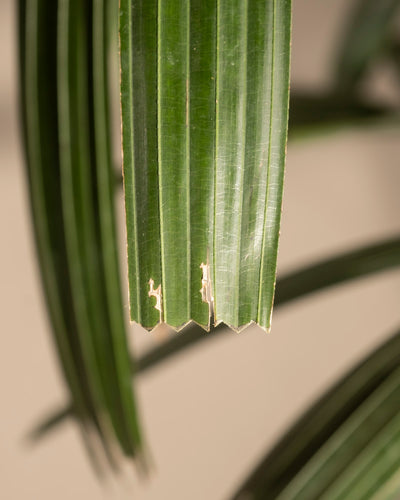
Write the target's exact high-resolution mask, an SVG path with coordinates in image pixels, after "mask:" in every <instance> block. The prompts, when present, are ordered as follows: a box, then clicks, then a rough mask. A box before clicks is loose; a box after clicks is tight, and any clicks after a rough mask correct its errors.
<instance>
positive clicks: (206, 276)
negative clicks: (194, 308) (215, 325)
mask: <svg viewBox="0 0 400 500" xmlns="http://www.w3.org/2000/svg"><path fill="white" fill-rule="evenodd" d="M200 268H201V270H202V271H203V276H202V278H201V290H200V293H201V299H202V301H203V302H205V303H207V304H208V308H209V322H210V323H211V321H212V320H213V318H214V297H213V293H212V283H211V272H210V264H209V263H208V257H207V264H204V263H203V262H202V263H201V264H200Z"/></svg>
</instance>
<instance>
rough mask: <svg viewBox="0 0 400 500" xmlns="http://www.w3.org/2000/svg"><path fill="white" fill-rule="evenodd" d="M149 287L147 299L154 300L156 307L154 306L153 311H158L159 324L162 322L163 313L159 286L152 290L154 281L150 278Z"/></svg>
mask: <svg viewBox="0 0 400 500" xmlns="http://www.w3.org/2000/svg"><path fill="white" fill-rule="evenodd" d="M149 285H150V290H149V297H155V298H156V305H155V306H154V309H157V311H160V323H161V322H162V313H163V310H162V293H161V284H160V285H158V287H157V288H156V289H154V280H153V279H152V278H150V280H149Z"/></svg>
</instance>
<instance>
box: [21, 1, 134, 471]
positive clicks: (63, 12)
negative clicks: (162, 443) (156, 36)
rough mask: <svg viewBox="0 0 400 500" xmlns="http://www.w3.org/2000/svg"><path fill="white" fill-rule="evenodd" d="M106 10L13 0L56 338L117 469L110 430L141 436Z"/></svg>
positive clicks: (81, 407)
mask: <svg viewBox="0 0 400 500" xmlns="http://www.w3.org/2000/svg"><path fill="white" fill-rule="evenodd" d="M109 8H110V4H109V2H102V1H97V0H96V1H93V2H86V3H84V4H82V3H81V2H79V1H78V0H59V1H48V0H21V1H20V2H19V20H20V24H19V26H20V65H21V66H20V67H21V73H20V74H21V85H22V88H21V101H22V116H23V124H24V137H25V145H26V164H27V174H28V178H29V192H30V198H31V209H32V218H33V222H34V227H35V238H36V246H37V254H38V257H39V262H40V268H41V273H42V280H43V285H44V290H45V296H46V300H47V304H48V310H49V315H50V320H51V324H52V332H53V337H54V340H55V343H56V347H57V352H58V356H59V359H60V362H61V365H62V369H63V374H64V378H65V382H66V384H67V386H68V388H69V391H70V394H71V401H72V407H73V409H74V413H75V414H76V415H77V417H78V422H79V423H80V425H81V429H82V432H83V433H84V435H85V442H86V443H88V444H89V446H90V448H95V446H96V445H95V444H93V443H92V441H93V439H99V440H100V442H101V443H102V446H103V448H104V451H105V454H106V457H107V458H108V460H109V461H111V465H112V466H113V467H115V466H116V465H117V464H116V459H115V457H114V455H115V453H114V451H112V450H114V448H115V446H114V445H113V442H114V440H115V438H116V439H117V440H118V442H119V445H120V447H121V449H122V450H123V452H124V454H125V455H126V456H129V457H133V456H134V455H136V454H137V452H138V450H140V448H141V437H140V432H139V426H138V417H137V411H136V407H135V402H134V399H133V392H132V386H131V368H130V364H129V356H128V349H127V338H126V331H125V325H124V315H123V309H122V300H121V290H120V283H119V270H118V260H117V248H116V235H115V227H114V217H115V215H114V206H113V195H114V193H113V172H112V165H111V160H110V156H111V155H110V148H111V144H110V131H109V117H108V92H109V84H108V63H107V61H108V58H107V51H108V44H109V29H110V27H109V26H108V22H109V20H110V19H114V20H116V17H115V15H114V16H110V15H109V14H110V12H108V9H109ZM113 436H114V437H113ZM97 448H98V447H97ZM90 454H91V456H92V457H94V456H95V453H94V452H92V451H91V453H90Z"/></svg>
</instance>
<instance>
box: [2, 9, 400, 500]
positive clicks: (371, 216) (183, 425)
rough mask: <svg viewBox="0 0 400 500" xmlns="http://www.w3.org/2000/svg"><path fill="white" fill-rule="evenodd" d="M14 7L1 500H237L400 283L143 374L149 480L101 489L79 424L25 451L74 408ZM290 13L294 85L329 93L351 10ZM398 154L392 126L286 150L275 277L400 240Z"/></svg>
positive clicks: (8, 66) (360, 346) (5, 43)
mask: <svg viewBox="0 0 400 500" xmlns="http://www.w3.org/2000/svg"><path fill="white" fill-rule="evenodd" d="M15 3H16V2H15V1H14V0H0V60H1V64H2V66H1V72H0V114H1V119H0V220H1V226H0V227H1V246H0V312H1V325H2V332H1V336H0V395H1V399H0V401H1V402H0V423H1V425H0V498H2V499H6V500H22V499H25V498H31V499H55V498H57V499H58V500H66V499H73V498H79V499H80V498H82V499H83V498H85V499H102V498H105V499H108V498H111V499H117V498H121V499H128V498H137V499H140V500H151V499H157V500H160V499H163V500H164V499H165V500H169V499H171V500H181V499H182V500H188V499H190V500H205V499H207V500H220V499H223V498H226V496H227V495H228V494H229V493H230V492H231V491H232V490H233V489H234V488H235V487H236V486H237V485H238V483H239V482H240V481H241V480H242V479H243V478H244V477H245V476H246V474H247V473H248V471H250V470H251V468H252V466H253V465H254V464H255V463H256V462H257V461H258V459H259V458H260V457H261V456H262V454H263V452H264V451H265V450H266V449H267V447H268V446H270V445H272V443H273V442H274V440H275V439H276V438H277V437H278V436H279V434H280V433H281V432H282V431H283V430H284V429H285V428H286V427H287V425H288V424H289V423H290V422H292V421H293V419H294V418H295V417H296V416H297V415H298V414H299V412H300V411H302V410H303V409H304V408H306V406H307V405H308V404H309V403H310V402H311V401H312V400H313V398H314V397H315V396H316V395H317V394H318V393H320V392H321V391H322V390H323V389H325V388H326V387H327V385H328V384H330V383H331V382H332V381H333V380H334V379H335V378H336V377H337V376H338V375H339V374H341V373H342V372H343V370H345V369H346V368H348V367H349V366H351V365H352V363H353V362H354V361H355V360H357V359H359V357H360V356H361V355H362V354H364V353H365V352H366V351H368V349H369V348H370V347H372V346H374V345H376V344H377V343H378V342H380V341H381V340H382V339H383V338H384V337H385V336H387V335H388V334H390V333H391V332H392V331H393V330H394V329H396V327H397V326H398V324H399V321H398V320H399V318H398V304H399V299H398V298H399V293H400V272H399V271H396V272H389V273H383V274H381V275H379V276H376V277H374V278H373V279H368V280H361V281H358V282H357V283H353V284H350V285H346V286H343V287H339V288H336V289H334V290H331V291H327V292H324V293H321V294H320V295H318V297H309V298H307V299H305V300H302V301H299V302H297V303H296V304H293V305H291V306H290V307H287V308H285V309H282V310H279V311H277V312H276V314H275V315H274V321H273V328H272V334H271V335H269V336H267V335H265V334H264V333H262V332H261V331H259V330H258V329H256V328H253V329H252V330H248V331H247V332H246V333H244V334H243V335H234V334H227V335H223V336H221V337H220V338H218V339H217V340H215V341H214V342H209V343H205V344H204V345H203V346H201V347H198V348H195V349H193V350H190V351H188V352H185V353H184V354H183V355H182V356H179V357H176V358H174V359H173V360H171V361H170V362H168V363H166V364H163V365H162V366H160V367H159V368H157V369H155V370H153V371H151V372H149V373H146V374H145V375H144V376H142V377H141V378H140V380H138V383H137V392H138V397H139V400H140V406H141V413H142V417H143V421H144V428H145V431H146V435H147V440H148V443H149V446H150V449H151V452H152V456H153V459H154V463H155V470H154V472H153V474H152V475H151V477H150V479H149V480H148V481H146V482H142V481H140V480H138V478H137V477H136V475H135V473H133V472H132V471H131V468H130V467H127V474H126V477H125V478H124V480H121V481H119V482H117V481H111V482H110V484H109V485H108V486H107V487H106V488H104V487H102V486H100V485H99V484H98V483H97V481H96V479H95V478H94V476H93V474H92V472H91V469H90V466H89V464H88V461H87V459H86V456H85V454H84V451H83V448H82V446H81V443H80V440H79V435H78V433H77V431H76V429H75V427H74V426H73V425H72V424H71V423H68V424H66V425H64V426H63V427H62V428H61V429H60V430H59V431H58V432H56V433H54V434H52V435H51V436H49V437H48V438H47V439H46V440H44V441H43V442H42V443H41V444H40V445H39V446H37V447H35V448H30V447H29V446H27V445H26V442H25V441H24V437H25V435H26V433H27V432H28V430H29V429H30V427H31V426H32V425H33V424H34V423H36V422H37V421H38V419H40V418H41V417H42V416H43V415H44V414H46V412H47V411H48V410H49V409H52V408H54V407H56V406H58V405H60V404H63V403H64V402H65V400H66V397H65V393H64V390H63V388H62V385H61V382H60V376H59V372H58V366H57V361H56V359H55V357H54V353H53V350H52V347H51V343H50V342H49V338H50V337H49V328H48V324H47V321H46V316H45V311H44V306H43V300H42V297H41V293H40V287H39V280H38V272H37V268H36V265H35V258H34V249H33V245H32V235H31V228H30V221H29V211H28V205H27V197H26V185H25V181H24V177H23V169H22V163H21V162H22V158H21V151H20V145H19V140H18V125H17V112H16V81H17V80H16V67H15V50H16V48H15V30H14V27H15V13H14V4H15ZM294 4H295V5H294V26H293V64H292V77H293V78H292V81H293V83H292V86H293V87H295V86H297V87H298V86H304V87H305V86H308V87H310V86H311V87H312V88H318V87H320V86H325V87H326V86H328V85H329V82H330V78H331V72H330V62H331V60H332V56H333V53H334V52H333V47H334V44H335V40H336V39H338V38H339V37H340V35H341V30H342V28H343V26H342V25H343V18H344V15H345V13H346V11H347V10H348V9H349V8H350V5H349V4H351V2H348V1H347V0H340V1H338V0H335V1H329V2H328V1H326V0H324V1H323V0H294ZM392 79H393V75H392V74H391V72H390V71H389V70H387V69H386V68H384V67H382V68H381V71H379V73H377V74H376V75H375V76H374V77H373V78H372V80H373V84H371V88H372V89H373V91H374V92H376V95H377V97H378V98H379V99H396V100H397V101H398V97H397V94H396V92H395V91H393V90H392V87H391V81H392ZM371 88H367V89H366V91H368V92H370V91H371ZM397 101H396V102H397ZM399 157H400V142H399V140H398V131H397V130H393V129H392V130H391V129H384V130H380V131H379V132H374V131H372V130H358V131H343V132H341V133H340V134H338V135H335V136H329V137H325V138H320V139H318V140H317V141H314V140H313V141H307V142H304V143H293V144H290V146H289V153H288V162H287V175H286V181H287V182H286V188H285V199H284V217H283V225H282V238H281V248H280V255H279V270H280V271H284V270H287V269H289V268H293V267H295V266H297V265H300V264H302V263H307V262H309V261H312V260H313V259H314V258H317V257H320V256H324V255H326V254H328V253H331V252H335V251H337V250H342V249H346V248H348V247H349V246H355V245H358V244H362V243H364V242H369V241H371V240H374V239H377V238H381V237H382V238H383V237H386V236H389V235H392V234H395V233H398V232H399V231H400V218H399V216H398V214H399V213H400V197H399V185H400V169H399V168H398V167H399ZM119 202H120V204H121V202H122V200H119ZM121 235H122V236H121V237H123V224H122V222H121ZM131 336H132V341H133V343H134V344H135V348H136V350H137V352H142V351H143V350H144V349H146V348H148V347H151V346H152V345H154V344H155V343H156V342H159V339H156V338H154V336H151V335H149V334H147V333H145V332H144V331H142V330H140V329H137V330H136V331H132V332H131Z"/></svg>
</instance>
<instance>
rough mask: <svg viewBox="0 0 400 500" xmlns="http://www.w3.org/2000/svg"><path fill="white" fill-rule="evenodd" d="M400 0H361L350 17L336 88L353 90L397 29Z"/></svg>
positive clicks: (338, 63)
mask: <svg viewBox="0 0 400 500" xmlns="http://www.w3.org/2000/svg"><path fill="white" fill-rule="evenodd" d="M399 8H400V2H399V0H380V1H379V2H376V1H375V0H359V1H358V3H357V4H356V7H355V9H354V12H353V13H352V15H351V19H350V22H349V26H348V28H347V31H346V33H345V36H344V40H343V43H342V48H341V51H340V53H339V57H338V62H337V70H336V73H337V77H336V79H337V86H338V87H339V88H342V89H354V86H355V85H357V84H358V83H359V81H360V80H361V78H362V77H363V76H364V74H365V73H366V71H367V69H368V67H369V65H370V64H371V62H372V61H373V59H374V58H376V56H377V55H378V54H379V52H380V51H381V50H382V48H383V47H384V45H385V43H386V42H387V41H388V39H389V37H390V35H391V34H390V28H393V29H394V28H395V25H396V24H395V17H396V14H397V11H398V9H399Z"/></svg>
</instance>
